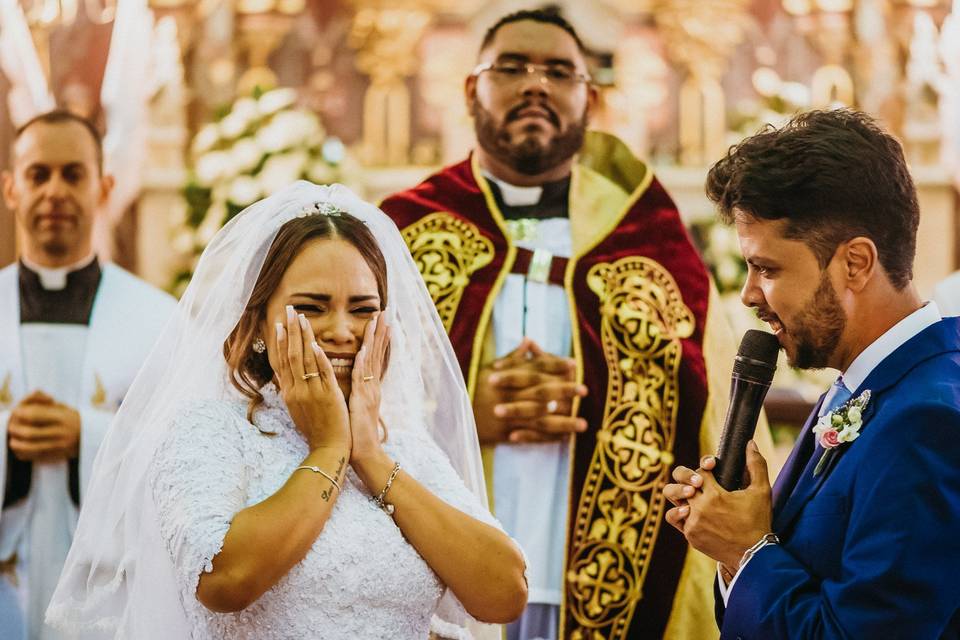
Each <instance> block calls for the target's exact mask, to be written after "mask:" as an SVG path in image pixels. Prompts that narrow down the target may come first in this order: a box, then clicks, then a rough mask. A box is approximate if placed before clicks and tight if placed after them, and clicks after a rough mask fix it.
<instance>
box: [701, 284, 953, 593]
mask: <svg viewBox="0 0 960 640" xmlns="http://www.w3.org/2000/svg"><path fill="white" fill-rule="evenodd" d="M940 320H942V316H941V315H940V309H939V308H938V307H937V303H936V302H933V301H930V302H927V303H925V304H924V305H923V306H922V307H920V308H919V309H917V310H916V311H914V312H913V313H911V314H910V315H908V316H907V317H906V318H904V319H903V320H901V321H900V322H898V323H897V324H895V325H893V326H892V327H890V328H889V329H887V331H886V332H885V333H884V334H883V335H881V336H880V337H879V338H877V339H876V340H874V341H873V342H872V343H870V346H868V347H867V348H866V349H864V350H863V351H861V352H860V354H859V355H858V356H857V357H856V358H854V359H853V362H851V363H850V366H849V367H847V370H846V371H844V372H843V374H842V375H841V379H842V380H843V385H844V386H845V387H846V388H847V391H849V392H850V393H853V392H854V391H856V390H857V389H858V388H859V387H860V385H861V384H863V382H864V380H866V379H867V376H869V375H870V373H871V372H872V371H873V370H874V369H876V368H877V366H878V365H879V364H880V363H881V362H883V361H884V360H885V359H886V357H887V356H889V355H890V354H891V353H893V352H894V351H896V350H897V349H899V348H900V347H901V346H902V345H903V344H904V343H906V342H907V341H908V340H910V338H912V337H914V336H915V335H917V334H918V333H920V332H921V331H923V330H924V329H926V328H927V327H929V326H931V325H934V324H936V323H938V322H940ZM828 401H829V398H824V403H823V404H824V406H826V405H827V404H828ZM761 550H762V547H761ZM758 553H759V551H758ZM754 555H756V554H754ZM751 557H752V556H751ZM749 563H750V561H749V560H747V562H745V563H743V565H742V566H741V567H740V568H738V569H737V573H736V575H735V576H733V579H732V580H731V581H730V584H729V585H726V584H724V581H723V577H722V576H721V575H720V573H719V569H718V572H717V575H718V578H719V579H718V582H719V586H720V595H721V596H722V597H723V606H724V607H726V606H727V600H728V599H729V597H730V593H731V592H732V591H733V587H734V585H735V584H736V583H737V577H739V575H740V572H742V571H743V567H745V566H747V565H748V564H749Z"/></svg>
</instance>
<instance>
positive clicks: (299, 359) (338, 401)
mask: <svg viewBox="0 0 960 640" xmlns="http://www.w3.org/2000/svg"><path fill="white" fill-rule="evenodd" d="M286 314H287V317H286V326H285V327H284V325H283V324H281V323H279V322H278V323H277V324H276V330H277V355H278V359H279V361H280V366H279V368H278V371H277V372H276V373H277V377H278V378H279V383H280V393H281V395H282V396H283V401H284V402H285V403H286V405H287V410H288V411H289V412H290V416H291V417H292V418H293V422H294V424H296V425H297V428H298V429H299V430H300V432H301V433H302V434H303V435H304V437H305V438H306V439H307V442H308V443H309V445H310V449H311V450H314V449H321V448H327V449H345V450H347V451H349V450H350V444H351V438H350V418H349V415H348V413H347V403H346V401H345V400H344V398H343V392H342V391H341V390H340V385H338V384H337V378H336V375H335V374H334V372H333V366H332V365H331V364H330V360H329V359H327V355H326V354H325V353H324V352H323V350H322V349H321V348H320V347H319V345H317V341H316V338H315V337H314V335H313V328H312V327H311V326H310V323H309V322H308V321H307V319H306V318H305V317H304V316H303V314H299V315H298V314H296V313H294V311H293V307H291V306H287V308H286Z"/></svg>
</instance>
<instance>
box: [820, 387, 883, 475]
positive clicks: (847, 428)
mask: <svg viewBox="0 0 960 640" xmlns="http://www.w3.org/2000/svg"><path fill="white" fill-rule="evenodd" d="M868 402H870V390H869V389H867V390H866V391H864V392H863V393H861V394H860V395H859V396H857V397H856V398H853V399H851V400H848V401H847V402H846V403H844V404H842V405H840V406H839V407H837V408H836V409H834V410H833V411H831V412H830V413H827V414H825V415H823V416H822V417H821V418H820V419H819V420H818V421H817V424H816V426H814V427H813V433H814V435H815V436H816V438H817V442H819V443H820V446H821V447H823V449H824V451H823V455H821V456H820V460H818V461H817V466H816V467H815V468H814V469H813V475H817V474H819V473H820V472H821V471H822V470H823V468H824V467H825V466H826V464H827V462H829V461H830V458H831V456H834V455H836V453H835V451H836V449H837V447H839V446H840V445H841V444H844V443H847V442H853V441H854V440H856V439H857V438H859V437H860V427H862V426H863V411H864V410H865V409H866V408H867V403H868Z"/></svg>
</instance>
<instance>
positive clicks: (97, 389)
mask: <svg viewBox="0 0 960 640" xmlns="http://www.w3.org/2000/svg"><path fill="white" fill-rule="evenodd" d="M106 402H107V390H106V388H104V386H103V380H101V379H100V374H99V373H94V374H93V395H91V396H90V405H91V406H94V407H102V406H103V405H104V404H106Z"/></svg>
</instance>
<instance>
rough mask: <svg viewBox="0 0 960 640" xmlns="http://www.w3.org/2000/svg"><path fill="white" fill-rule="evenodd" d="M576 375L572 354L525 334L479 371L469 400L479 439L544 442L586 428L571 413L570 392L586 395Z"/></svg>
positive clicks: (575, 394)
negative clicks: (542, 345) (565, 354)
mask: <svg viewBox="0 0 960 640" xmlns="http://www.w3.org/2000/svg"><path fill="white" fill-rule="evenodd" d="M575 376H576V370H575V366H574V362H573V361H572V360H571V359H569V358H561V357H559V356H555V355H552V354H550V353H547V352H545V351H543V350H542V349H541V348H540V347H539V346H538V345H537V344H536V343H535V342H533V341H532V340H530V339H526V338H525V339H524V340H523V341H522V342H521V343H520V346H518V347H517V348H516V349H515V350H513V351H512V352H511V353H509V354H507V355H506V356H504V357H503V358H500V359H499V360H495V361H494V362H493V363H492V364H491V365H490V366H489V367H485V368H484V369H483V370H481V372H480V376H479V379H478V380H479V383H478V385H477V391H476V394H475V398H474V403H473V404H474V412H475V413H476V416H477V426H478V430H479V435H480V440H481V442H483V443H484V444H488V443H498V442H503V441H506V440H509V441H510V442H548V441H552V440H557V439H559V438H561V437H563V436H565V435H568V434H570V433H574V432H579V431H583V430H584V429H586V428H587V423H586V421H585V420H583V419H582V418H578V417H575V416H572V415H571V413H572V411H573V400H574V398H577V397H581V398H582V397H584V396H586V395H587V388H586V387H585V386H584V385H582V384H578V383H576V382H575Z"/></svg>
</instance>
